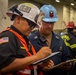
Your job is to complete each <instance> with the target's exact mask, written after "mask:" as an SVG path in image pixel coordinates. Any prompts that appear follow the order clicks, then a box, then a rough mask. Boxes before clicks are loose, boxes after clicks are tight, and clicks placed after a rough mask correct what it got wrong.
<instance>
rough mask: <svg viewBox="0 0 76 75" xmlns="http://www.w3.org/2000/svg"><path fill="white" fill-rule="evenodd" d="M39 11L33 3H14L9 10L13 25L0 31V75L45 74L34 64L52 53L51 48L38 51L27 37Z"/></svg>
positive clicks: (34, 24) (8, 13)
mask: <svg viewBox="0 0 76 75" xmlns="http://www.w3.org/2000/svg"><path fill="white" fill-rule="evenodd" d="M33 12H34V13H33ZM39 12H40V10H39V8H38V7H37V6H35V5H34V4H31V3H22V4H19V5H14V6H12V7H11V8H10V9H9V11H8V12H7V15H8V16H9V17H10V18H11V20H12V21H13V25H11V26H10V27H8V28H7V29H6V30H4V31H2V32H1V33H0V75H43V74H42V72H41V71H39V70H38V66H36V65H35V66H33V65H32V64H33V63H34V62H36V61H38V60H40V59H43V58H45V57H47V56H48V55H50V54H51V53H52V52H51V49H50V48H49V47H46V46H45V47H42V48H41V49H40V50H39V51H38V52H37V53H36V51H35V49H34V47H33V46H32V44H31V43H30V41H29V40H28V39H27V36H28V35H29V34H30V32H31V31H32V29H33V28H34V27H35V26H36V25H37V23H36V22H35V17H36V16H37V15H38V14H39ZM37 70H38V71H37Z"/></svg>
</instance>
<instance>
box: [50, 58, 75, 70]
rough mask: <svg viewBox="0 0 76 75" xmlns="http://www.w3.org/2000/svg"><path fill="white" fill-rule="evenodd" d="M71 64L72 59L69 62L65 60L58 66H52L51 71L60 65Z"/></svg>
mask: <svg viewBox="0 0 76 75" xmlns="http://www.w3.org/2000/svg"><path fill="white" fill-rule="evenodd" d="M71 62H74V60H73V59H70V60H67V61H65V62H61V63H60V64H58V65H55V66H53V67H52V68H51V69H54V68H57V67H59V66H61V65H64V64H67V63H71ZM51 69H50V70H51Z"/></svg>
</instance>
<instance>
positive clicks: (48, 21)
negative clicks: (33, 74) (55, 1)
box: [28, 4, 71, 75]
mask: <svg viewBox="0 0 76 75" xmlns="http://www.w3.org/2000/svg"><path fill="white" fill-rule="evenodd" d="M56 21H58V16H57V11H56V9H55V8H54V7H53V6H52V5H49V4H45V5H43V6H42V7H41V8H40V14H39V17H38V20H37V23H38V24H39V28H38V30H37V31H35V32H33V33H31V34H30V35H29V37H28V38H29V40H30V41H31V43H32V44H33V46H34V47H35V49H36V51H39V49H41V47H43V46H48V47H49V48H50V49H51V50H52V52H57V51H60V54H58V55H56V56H54V57H52V58H51V59H49V60H47V61H45V62H44V63H43V65H41V66H40V67H41V68H42V70H43V73H44V75H67V72H68V71H69V70H70V69H71V64H70V63H68V64H64V65H62V66H60V67H57V68H54V69H51V68H52V67H54V66H55V65H58V64H60V63H61V62H65V61H67V60H70V59H71V55H70V52H69V50H68V48H67V47H66V45H65V43H64V41H63V40H62V39H61V37H60V36H58V35H57V34H55V33H54V32H53V28H54V24H55V22H56ZM50 61H51V62H52V64H51V63H50ZM44 66H45V67H44Z"/></svg>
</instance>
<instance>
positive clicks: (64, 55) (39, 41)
mask: <svg viewBox="0 0 76 75" xmlns="http://www.w3.org/2000/svg"><path fill="white" fill-rule="evenodd" d="M28 38H29V40H30V41H31V43H32V44H33V46H34V47H35V50H36V51H39V49H40V48H41V47H43V46H47V43H46V39H45V38H44V37H42V36H40V34H39V31H36V32H34V33H32V34H30V36H29V37H28ZM50 49H52V52H57V51H60V54H58V55H56V56H54V57H52V58H51V60H53V62H54V64H55V65H57V64H59V63H61V62H63V61H66V60H69V59H71V55H70V53H69V50H68V48H67V47H66V46H65V44H64V41H63V40H62V39H61V38H60V37H59V36H58V35H57V34H55V33H53V32H52V41H51V45H50ZM63 72H64V73H63ZM45 75H66V71H64V70H61V69H54V70H50V71H48V72H46V73H45Z"/></svg>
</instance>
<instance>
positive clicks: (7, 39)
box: [0, 37, 9, 44]
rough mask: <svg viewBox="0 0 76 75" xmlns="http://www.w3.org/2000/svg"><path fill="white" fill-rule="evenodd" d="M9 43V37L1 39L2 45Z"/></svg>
mask: <svg viewBox="0 0 76 75" xmlns="http://www.w3.org/2000/svg"><path fill="white" fill-rule="evenodd" d="M6 42H9V37H3V38H0V44H2V43H6Z"/></svg>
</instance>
